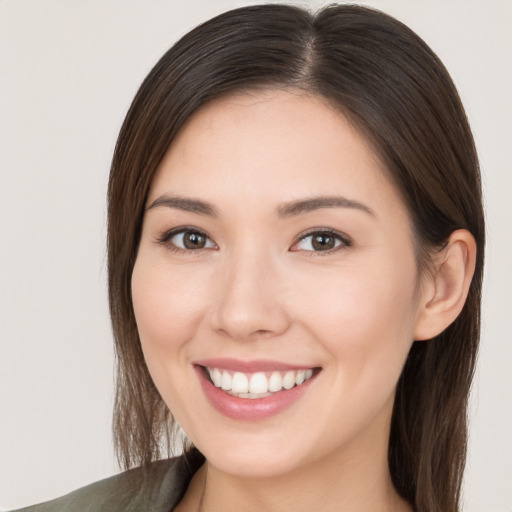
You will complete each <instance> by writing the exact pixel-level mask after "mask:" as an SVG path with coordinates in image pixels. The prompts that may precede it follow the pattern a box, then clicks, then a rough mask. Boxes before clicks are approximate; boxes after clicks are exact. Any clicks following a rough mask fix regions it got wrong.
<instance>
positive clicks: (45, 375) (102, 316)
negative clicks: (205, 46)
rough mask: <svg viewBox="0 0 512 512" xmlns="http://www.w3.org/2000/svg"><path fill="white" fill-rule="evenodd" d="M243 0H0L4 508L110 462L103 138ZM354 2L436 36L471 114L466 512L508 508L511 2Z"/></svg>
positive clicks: (109, 467) (0, 469)
mask: <svg viewBox="0 0 512 512" xmlns="http://www.w3.org/2000/svg"><path fill="white" fill-rule="evenodd" d="M250 3H253V2H247V1H241V0H239V1H234V0H215V1H212V0H188V1H186V2H185V1H184V2H181V1H172V0H166V1H164V0H145V1H142V0H138V1H133V0H132V1H130V0H101V1H100V0H95V1H85V0H84V1H80V2H78V1H75V2H71V1H69V0H61V1H57V0H45V1H36V0H3V1H2V0H0V52H1V54H0V57H1V58H0V63H1V69H0V76H1V78H0V80H1V81H0V169H1V181H0V187H1V195H0V197H1V199H0V222H1V225H0V227H1V229H0V250H1V253H0V294H1V295H0V300H1V303H0V315H1V316H0V340H1V351H0V358H1V359H0V400H1V409H0V414H1V420H0V508H7V509H8V508H13V507H19V506H22V505H28V504H31V503H35V502H40V501H43V500H47V499H50V498H53V497H56V496H58V495H62V494H64V493H66V492H69V491H71V490H72V489H74V488H76V487H79V486H82V485H84V484H86V483H89V482H92V481H94V480H98V479H100V478H103V477H106V476H108V475H111V474H113V473H114V472H116V468H115V466H114V463H113V455H112V449H111V436H110V412H111V406H112V394H113V392H112V389H113V371H112V366H113V360H112V348H111V334H110V326H109V320H108V312H107V302H106V285H105V277H106V272H105V248H104V244H105V190H106V183H107V176H108V169H109V163H110V158H111V154H112V150H113V146H114V143H115V139H116V136H117V132H118V130H119V128H120V125H121V122H122V119H123V117H124V114H125V112H126V110H127V108H128V106H129V103H130V101H131V99H132V97H133V95H134V93H135V91H136V89H137V87H138V85H139V84H140V82H141V80H142V79H143V78H144V76H145V75H146V74H147V72H148V71H149V69H150V67H151V66H152V65H153V64H154V62H155V61H156V60H157V59H158V58H159V57H160V56H161V54H162V53H163V52H164V51H165V50H166V49H167V48H168V47H169V46H170V44H171V43H172V42H173V41H175V40H176V39H177V38H178V37H179V36H180V35H182V34H184V33H185V32H186V31H187V30H188V29H190V28H191V27H193V26H194V25H196V24H197V23H198V22H200V21H203V20H205V19H207V18H209V17H211V16H212V15H214V14H217V13H219V12H221V11H224V10H226V9H228V8H231V7H235V6H241V5H248V4H250ZM324 3H325V2H324ZM363 3H366V4H369V5H374V6H376V7H379V8H381V9H383V10H385V11H387V12H389V13H390V14H392V15H395V16H396V17H398V18H399V19H401V20H402V21H404V22H405V23H406V24H408V25H409V26H411V28H413V29H414V30H415V31H417V32H418V33H419V34H420V35H421V36H422V37H423V38H424V39H425V40H426V41H427V42H428V43H429V44H430V45H431V46H432V47H433V49H434V50H435V51H436V52H437V53H438V54H439V56H440V57H441V59H442V60H443V61H444V62H445V64H446V65H447V67H448V69H449V70H450V71H451V73H452V76H453V78H454V80H455V83H456V85H457V86H458V88H459V91H460V94H461V96H462V99H463V101H464V103H465V106H466V108H467V112H468V115H469V118H470V122H471V124H472V126H473V130H474V134H475V137H476V142H477V145H478V148H479V153H480V157H481V164H482V170H483V177H484V190H485V200H486V209H487V223H488V246H487V269H486V272H487V273H486V283H485V284H486V291H485V297H484V324H483V339H482V349H481V354H480V361H479V367H478V373H477V378H476V383H475V388H474V393H473V397H472V405H473V407H472V422H471V440H470V447H469V465H468V471H467V475H466V483H465V511H467V512H480V511H482V512H510V511H512V490H511V489H512V213H511V212H512V208H511V205H510V202H511V199H510V198H511V193H512V177H511V174H512V173H511V164H510V161H511V145H512V128H511V127H512V121H511V120H512V94H511V93H512V66H511V64H510V63H511V62H512V39H511V36H510V32H511V29H512V3H511V2H510V1H505V0H489V1H486V2H476V1H468V0H445V1H440V0H438V1H432V0H431V1H427V0H422V1H411V0H403V1H398V0H380V1H379V0H374V1H368V2H363ZM302 4H308V5H320V4H321V2H317V1H310V2H302Z"/></svg>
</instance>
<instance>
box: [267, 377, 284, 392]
mask: <svg viewBox="0 0 512 512" xmlns="http://www.w3.org/2000/svg"><path fill="white" fill-rule="evenodd" d="M281 389H283V377H281V374H280V373H279V372H274V373H273V374H272V375H271V376H270V379H268V390H269V391H272V392H273V393H275V392H276V391H281Z"/></svg>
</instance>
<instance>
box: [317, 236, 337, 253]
mask: <svg viewBox="0 0 512 512" xmlns="http://www.w3.org/2000/svg"><path fill="white" fill-rule="evenodd" d="M335 243H336V241H335V239H334V237H332V236H330V235H323V234H321V233H318V234H316V235H313V240H312V245H313V249H315V250H317V251H327V250H329V249H333V248H334V246H335Z"/></svg>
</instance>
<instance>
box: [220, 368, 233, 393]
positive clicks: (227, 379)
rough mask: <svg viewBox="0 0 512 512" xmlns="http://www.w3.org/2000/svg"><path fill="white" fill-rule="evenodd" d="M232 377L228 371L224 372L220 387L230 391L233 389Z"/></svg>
mask: <svg viewBox="0 0 512 512" xmlns="http://www.w3.org/2000/svg"><path fill="white" fill-rule="evenodd" d="M231 385H232V379H231V375H230V374H229V373H228V372H222V379H221V381H220V387H221V389H223V390H224V391H229V390H230V389H231Z"/></svg>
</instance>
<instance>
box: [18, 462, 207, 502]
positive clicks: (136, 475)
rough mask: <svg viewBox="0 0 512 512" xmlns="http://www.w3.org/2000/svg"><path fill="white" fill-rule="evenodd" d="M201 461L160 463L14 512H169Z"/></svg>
mask: <svg viewBox="0 0 512 512" xmlns="http://www.w3.org/2000/svg"><path fill="white" fill-rule="evenodd" d="M200 462H201V461H200V460H197V459H196V460H194V461H193V463H190V461H188V460H186V459H185V458H184V457H183V456H181V457H175V458H172V459H167V460H160V461H157V462H154V463H152V464H151V465H150V466H148V467H147V468H142V467H141V468H136V469H131V470H129V471H125V472H124V473H120V474H119V475H115V476H112V477H110V478H106V479H104V480H100V481H99V482H95V483H93V484H90V485H88V486H86V487H82V488H80V489H78V490H76V491H74V492H72V493H70V494H67V495H66V496H62V497H61V498H58V499H56V500H52V501H48V502H45V503H41V504H39V505H33V506H30V507H27V508H23V509H20V510H18V511H13V512H93V511H94V512H135V511H137V512H138V511H140V510H151V511H152V512H159V511H162V512H163V511H165V512H168V511H170V510H172V508H173V507H174V506H176V505H177V504H178V502H179V501H180V500H181V498H182V496H183V494H184V493H185V491H186V489H187V487H188V484H189V482H190V479H191V478H192V476H193V474H194V473H195V471H196V470H197V469H198V468H199V466H200Z"/></svg>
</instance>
